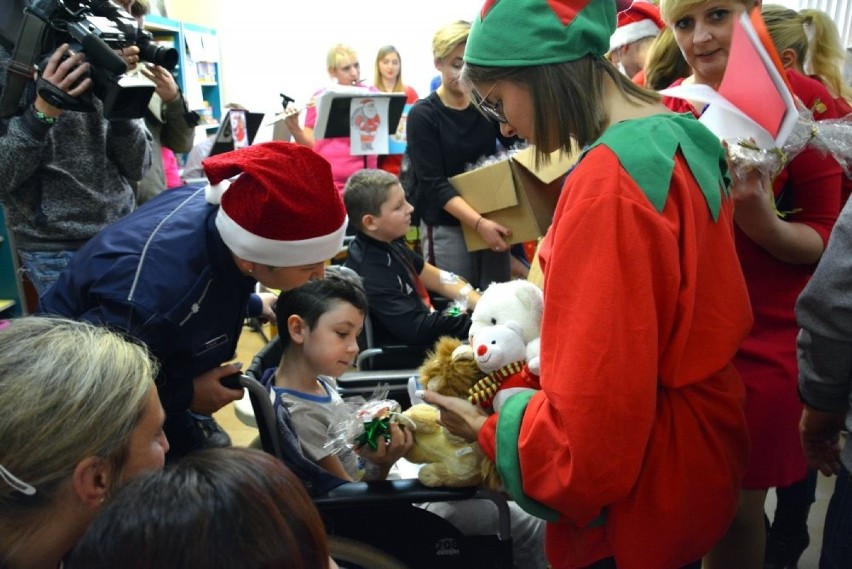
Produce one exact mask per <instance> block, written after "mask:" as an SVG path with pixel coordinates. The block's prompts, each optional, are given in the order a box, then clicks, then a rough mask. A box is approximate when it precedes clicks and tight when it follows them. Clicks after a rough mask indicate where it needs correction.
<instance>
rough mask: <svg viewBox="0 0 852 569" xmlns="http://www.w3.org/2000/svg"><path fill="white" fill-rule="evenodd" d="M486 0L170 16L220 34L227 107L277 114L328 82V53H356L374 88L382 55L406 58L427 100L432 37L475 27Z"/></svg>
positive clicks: (217, 8) (206, 6)
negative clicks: (347, 49)
mask: <svg viewBox="0 0 852 569" xmlns="http://www.w3.org/2000/svg"><path fill="white" fill-rule="evenodd" d="M482 3H483V0H429V1H427V2H416V1H414V0H401V1H400V0H396V1H394V0H356V1H353V0H239V1H238V0H173V1H172V2H170V3H168V9H169V14H168V15H169V17H172V18H176V19H181V20H185V21H191V22H194V23H198V24H202V25H207V26H210V27H213V28H216V29H217V30H218V32H219V40H220V51H221V53H222V73H221V76H222V79H223V81H222V91H223V96H222V102H223V103H226V102H238V103H240V104H242V105H245V106H246V107H248V108H249V109H250V110H253V111H273V112H275V111H279V110H281V107H280V100H281V99H280V97H279V96H278V93H280V92H283V93H286V94H287V95H289V96H290V97H293V98H295V99H296V102H297V104H299V103H304V102H306V101H307V100H308V98H309V97H310V95H311V94H312V93H313V92H314V91H316V90H317V89H319V88H320V87H323V86H325V85H326V84H328V83H329V79H328V73H327V72H326V69H325V57H326V53H327V51H328V49H329V48H330V47H331V46H332V45H334V44H336V43H344V44H348V45H350V46H351V47H353V48H354V49H355V50H356V51H357V53H358V57H359V60H360V62H361V77H362V78H363V79H366V80H367V81H369V82H372V77H373V66H374V64H375V58H376V52H377V51H378V48H379V47H381V46H383V45H386V44H392V45H394V46H396V48H397V49H398V50H399V51H400V54H401V55H402V73H403V80H404V81H405V83H407V84H409V85H411V86H412V87H414V88H415V89H416V90H417V92H418V94H420V95H421V96H424V95H426V94H428V92H429V82H430V81H431V79H432V77H434V76H435V75H436V74H437V72H436V71H435V68H434V65H433V64H432V36H433V35H434V33H435V31H436V30H437V29H438V28H439V27H441V26H442V25H443V24H445V23H448V22H451V21H453V20H457V19H465V20H472V19H473V17H474V16H475V14H476V12H477V11H478V10H479V8H480V7H481V6H482Z"/></svg>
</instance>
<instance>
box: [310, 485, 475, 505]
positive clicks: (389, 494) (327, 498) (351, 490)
mask: <svg viewBox="0 0 852 569" xmlns="http://www.w3.org/2000/svg"><path fill="white" fill-rule="evenodd" d="M477 490H478V488H477V487H475V486H470V487H465V488H429V487H428V486H424V485H423V484H421V483H420V481H419V480H417V479H405V480H375V481H372V482H348V483H346V484H341V485H340V486H338V487H337V488H335V489H334V490H331V491H330V492H328V493H327V494H324V495H322V496H318V497H316V498H314V503H316V505H317V507H318V508H323V509H326V508H328V509H332V508H348V507H352V506H376V505H380V504H389V503H400V504H411V503H417V502H450V501H454V500H467V499H470V498H473V497H475V496H476V493H477Z"/></svg>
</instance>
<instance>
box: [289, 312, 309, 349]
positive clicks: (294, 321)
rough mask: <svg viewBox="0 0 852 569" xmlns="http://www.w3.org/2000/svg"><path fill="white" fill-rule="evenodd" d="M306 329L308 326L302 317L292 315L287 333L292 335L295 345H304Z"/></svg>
mask: <svg viewBox="0 0 852 569" xmlns="http://www.w3.org/2000/svg"><path fill="white" fill-rule="evenodd" d="M306 329H307V325H306V324H305V321H304V320H302V317H301V316H298V315H296V314H291V315H290V317H289V318H287V332H288V333H289V334H290V340H291V341H292V342H293V343H294V344H302V343H304V341H305V331H306Z"/></svg>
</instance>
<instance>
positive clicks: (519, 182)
mask: <svg viewBox="0 0 852 569" xmlns="http://www.w3.org/2000/svg"><path fill="white" fill-rule="evenodd" d="M576 160H577V152H572V153H570V154H567V153H563V152H561V151H556V152H554V153H553V154H551V156H550V163H549V164H546V165H543V166H542V167H541V168H540V169H536V168H535V149H534V148H532V147H529V148H526V149H524V150H522V151H520V152H517V153H516V154H515V155H514V156H512V157H511V158H508V159H506V160H501V161H500V162H497V163H495V164H489V165H488V166H483V167H482V168H477V169H476V170H471V171H470V172H465V173H464V174H459V175H457V176H453V177H452V178H450V183H451V184H452V185H453V187H454V188H455V189H456V190H457V191H458V192H459V194H460V195H461V197H463V198H464V200H465V201H466V202H467V203H469V204H470V206H471V207H472V208H473V209H475V210H476V211H478V212H479V213H481V214H482V215H483V217H485V218H486V219H490V220H492V221H496V222H497V223H499V224H500V225H503V226H504V227H508V228H509V229H511V230H512V236H511V237H510V238H509V239H508V240H507V241H508V242H509V243H523V242H526V241H533V240H535V239H538V238H539V237H541V236H542V235H544V233H545V232H546V231H547V228H548V227H550V223H551V221H552V220H553V211H554V210H555V209H556V202H557V200H558V199H559V192H560V190H561V189H562V182H563V176H564V175H565V173H566V172H567V171H568V169H569V168H571V166H572V165H573V164H574V162H575V161H576ZM462 230H463V231H464V240H465V244H466V245H467V250H468V251H478V250H480V249H487V248H488V244H487V243H485V241H483V240H482V237H480V236H479V233H477V232H476V231H475V230H474V229H473V228H472V227H468V226H467V225H464V224H463V225H462Z"/></svg>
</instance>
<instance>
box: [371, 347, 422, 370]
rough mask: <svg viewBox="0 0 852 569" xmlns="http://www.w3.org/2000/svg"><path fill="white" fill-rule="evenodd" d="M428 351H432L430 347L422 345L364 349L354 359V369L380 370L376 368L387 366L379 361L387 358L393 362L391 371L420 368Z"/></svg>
mask: <svg viewBox="0 0 852 569" xmlns="http://www.w3.org/2000/svg"><path fill="white" fill-rule="evenodd" d="M430 349H432V346H423V345H411V346H407V345H389V346H381V347H377V348H366V349H364V350H362V351H361V353H359V354H358V357H357V358H355V367H356V368H358V369H359V370H361V371H372V370H375V369H382V367H379V368H377V367H376V366H377V365H382V366H383V367H385V366H387V364H382V363H381V359H382V358H389V359H391V360H392V361H393V362H395V364H394V365H392V366H391V368H392V369H395V368H417V367H420V364H422V363H423V360H424V359H426V352H427V351H428V350H430ZM397 364H398V365H397Z"/></svg>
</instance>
